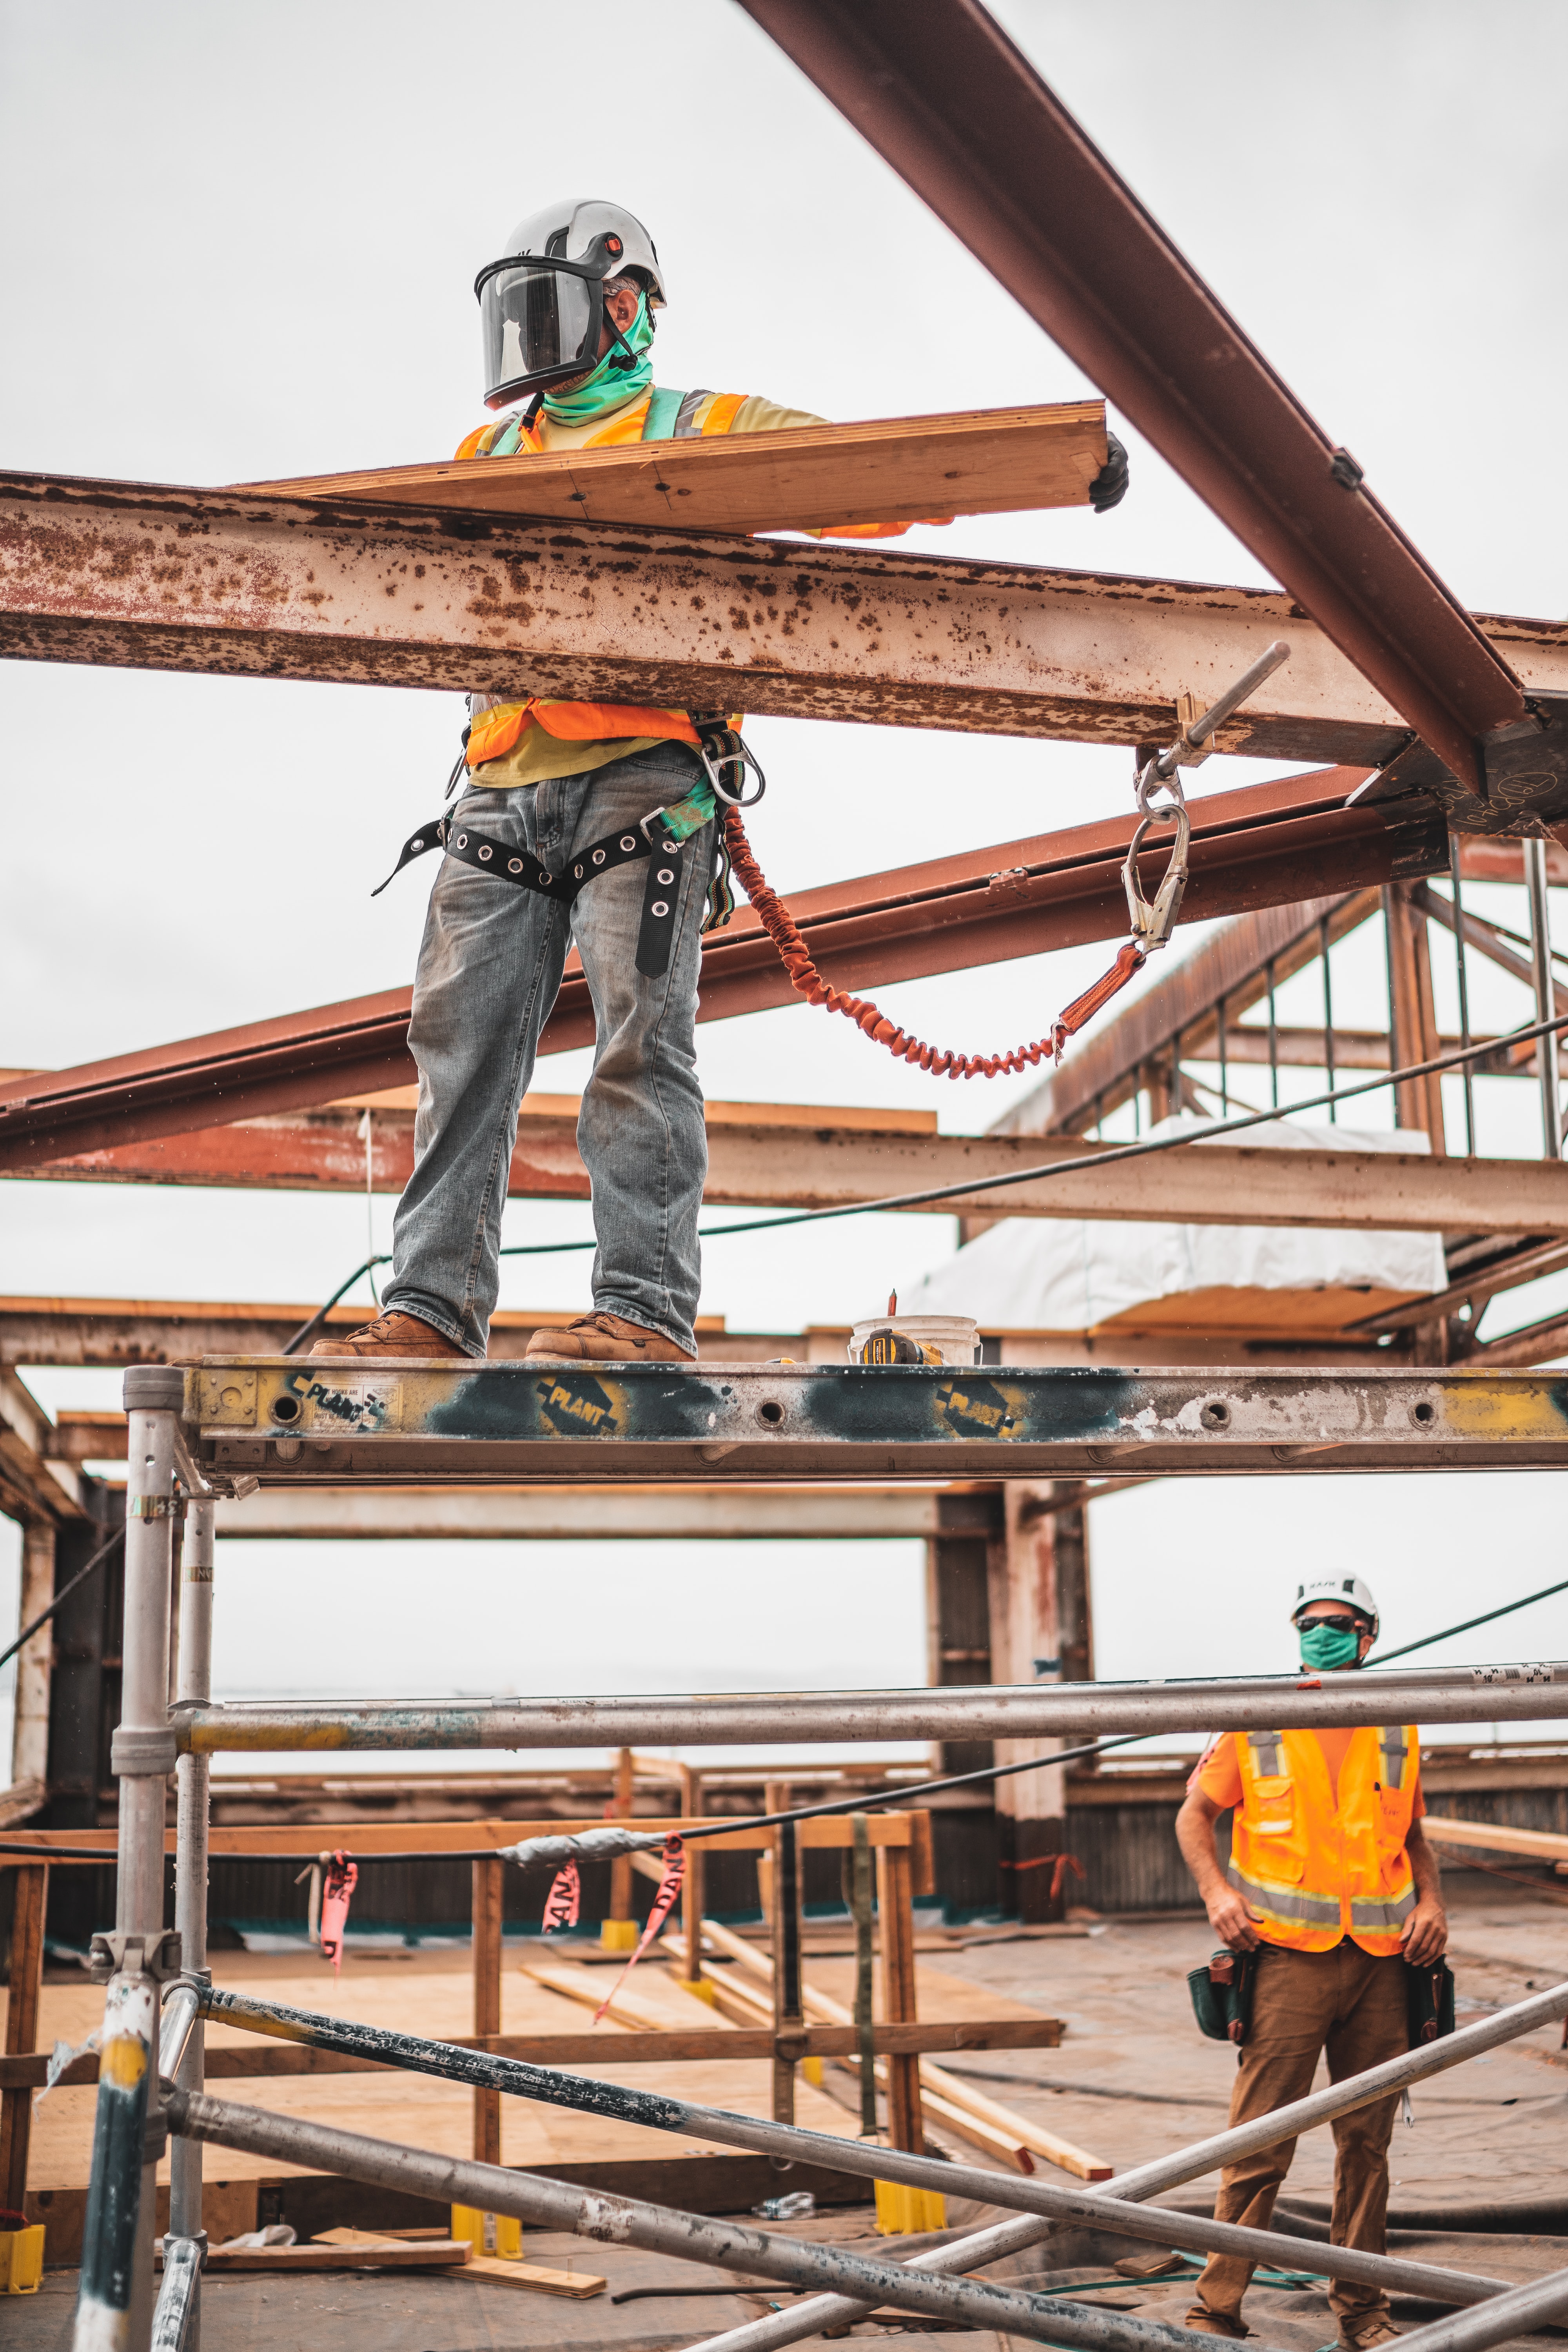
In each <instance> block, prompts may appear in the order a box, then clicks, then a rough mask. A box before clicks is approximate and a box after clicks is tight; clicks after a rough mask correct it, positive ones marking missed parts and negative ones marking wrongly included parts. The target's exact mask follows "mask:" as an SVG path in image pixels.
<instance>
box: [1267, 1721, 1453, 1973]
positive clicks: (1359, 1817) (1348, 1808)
mask: <svg viewBox="0 0 1568 2352" xmlns="http://www.w3.org/2000/svg"><path fill="white" fill-rule="evenodd" d="M1226 1737H1227V1738H1230V1739H1232V1740H1234V1741H1235V1743H1236V1753H1237V1762H1238V1764H1239V1766H1240V1769H1241V1789H1242V1797H1241V1802H1240V1804H1239V1805H1237V1808H1236V1811H1235V1813H1234V1815H1233V1816H1232V1820H1231V1832H1230V1840H1231V1843H1230V1866H1229V1869H1228V1871H1227V1872H1226V1876H1227V1877H1228V1878H1229V1880H1230V1883H1231V1885H1233V1886H1234V1887H1235V1888H1236V1890H1237V1894H1238V1895H1243V1896H1245V1898H1246V1900H1247V1902H1248V1903H1249V1904H1250V1905H1251V1906H1252V1908H1253V1909H1254V1910H1255V1911H1256V1912H1258V1913H1259V1914H1260V1915H1261V1919H1260V1925H1259V1927H1258V1933H1259V1935H1260V1936H1261V1937H1263V1939H1264V1941H1265V1942H1266V1943H1270V1944H1283V1945H1285V1946H1286V1947H1287V1948H1289V1950H1291V1951H1296V1952H1327V1951H1330V1950H1331V1949H1332V1948H1333V1946H1334V1945H1335V1944H1337V1943H1338V1942H1339V1941H1340V1939H1341V1937H1344V1936H1349V1937H1351V1939H1352V1942H1354V1943H1357V1944H1359V1945H1360V1946H1361V1948H1362V1949H1363V1952H1375V1953H1389V1952H1397V1951H1398V1950H1399V1949H1400V1942H1399V1931H1400V1928H1401V1927H1403V1926H1404V1924H1405V1920H1406V1919H1407V1918H1408V1917H1409V1916H1410V1914H1411V1912H1412V1911H1413V1910H1414V1909H1415V1882H1414V1879H1413V1878H1412V1875H1411V1870H1410V1856H1409V1854H1408V1853H1406V1852H1405V1839H1406V1838H1407V1837H1408V1835H1409V1833H1410V1820H1411V1811H1412V1808H1413V1806H1414V1804H1415V1780H1416V1771H1417V1768H1418V1766H1419V1763H1420V1758H1421V1748H1420V1741H1419V1738H1418V1737H1417V1733H1416V1727H1415V1724H1413V1723H1407V1724H1403V1725H1399V1724H1395V1725H1393V1726H1385V1727H1383V1728H1382V1729H1373V1728H1372V1727H1370V1726H1366V1727H1363V1728H1362V1729H1361V1730H1359V1731H1354V1732H1352V1735H1351V1742H1350V1746H1349V1748H1347V1750H1346V1752H1345V1760H1344V1762H1343V1764H1342V1766H1341V1767H1340V1785H1339V1802H1338V1805H1337V1806H1336V1804H1335V1802H1334V1790H1333V1784H1332V1782H1331V1780H1330V1779H1329V1768H1328V1765H1327V1763H1326V1761H1325V1760H1324V1757H1323V1751H1322V1748H1321V1746H1320V1745H1319V1743H1318V1740H1317V1738H1316V1737H1315V1735H1314V1734H1313V1733H1311V1732H1310V1731H1233V1732H1229V1733H1227V1734H1226Z"/></svg>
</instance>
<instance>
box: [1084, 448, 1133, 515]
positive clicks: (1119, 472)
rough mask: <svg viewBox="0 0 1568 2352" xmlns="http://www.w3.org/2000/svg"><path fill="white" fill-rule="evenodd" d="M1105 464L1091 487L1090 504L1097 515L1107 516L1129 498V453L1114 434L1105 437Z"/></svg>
mask: <svg viewBox="0 0 1568 2352" xmlns="http://www.w3.org/2000/svg"><path fill="white" fill-rule="evenodd" d="M1105 448H1106V457H1105V463H1104V465H1103V466H1102V467H1100V471H1099V473H1098V474H1096V476H1095V478H1094V479H1093V481H1092V482H1090V484H1089V505H1090V506H1091V507H1092V508H1093V509H1094V511H1095V513H1096V514H1107V513H1109V512H1110V509H1111V508H1112V507H1116V506H1120V505H1121V501H1122V499H1124V498H1125V497H1126V496H1127V451H1126V449H1125V447H1124V446H1123V445H1122V444H1121V442H1120V441H1119V440H1118V439H1117V437H1116V436H1115V434H1114V433H1108V434H1107V435H1106V436H1105Z"/></svg>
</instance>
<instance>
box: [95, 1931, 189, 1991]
mask: <svg viewBox="0 0 1568 2352" xmlns="http://www.w3.org/2000/svg"><path fill="white" fill-rule="evenodd" d="M87 1972H88V1975H89V1977H90V1978H91V1979H92V1981H93V1983H94V1984H107V1983H108V1982H109V1979H110V1977H118V1976H128V1977H153V1978H155V1979H157V1981H158V1983H160V1984H164V1983H166V1982H167V1981H168V1979H170V1978H171V1977H177V1976H178V1975H179V1974H180V1973H181V1945H180V1931H179V1929H178V1928H177V1927H165V1928H164V1929H163V1932H162V1934H161V1935H157V1936H151V1937H149V1936H139V1935H127V1934H126V1933H125V1932H124V1931H123V1930H122V1929H121V1928H119V1927H110V1928H104V1929H100V1932H99V1933H98V1934H97V1935H96V1936H94V1937H93V1939H92V1942H91V1944H90V1946H89V1949H88V1962H87Z"/></svg>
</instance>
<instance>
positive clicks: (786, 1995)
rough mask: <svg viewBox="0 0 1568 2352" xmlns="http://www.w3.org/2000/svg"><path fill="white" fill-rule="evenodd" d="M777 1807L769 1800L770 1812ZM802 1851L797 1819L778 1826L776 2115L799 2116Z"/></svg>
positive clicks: (789, 2120)
mask: <svg viewBox="0 0 1568 2352" xmlns="http://www.w3.org/2000/svg"><path fill="white" fill-rule="evenodd" d="M774 1810H775V1808H774V1807H773V1805H772V1804H770V1805H769V1807H768V1811H769V1812H773V1811H774ZM801 1875H802V1874H801V1853H800V1840H799V1837H798V1835H797V1833H796V1830H795V1823H794V1822H780V1823H779V1826H778V1827H777V1829H776V1830H774V1832H773V2121H774V2123H776V2124H793V2123H794V2121H795V2068H796V2066H797V2065H798V2064H799V2063H800V2060H801V2057H802V2056H803V2054H804V2044H805V1994H804V1992H803V1990H802V1987H801V1974H802V1972H801V1964H800V1922H801Z"/></svg>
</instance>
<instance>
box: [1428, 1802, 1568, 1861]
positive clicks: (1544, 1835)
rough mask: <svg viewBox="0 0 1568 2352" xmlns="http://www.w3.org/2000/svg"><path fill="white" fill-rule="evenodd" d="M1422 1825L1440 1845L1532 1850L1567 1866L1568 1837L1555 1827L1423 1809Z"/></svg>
mask: <svg viewBox="0 0 1568 2352" xmlns="http://www.w3.org/2000/svg"><path fill="white" fill-rule="evenodd" d="M1421 1827H1422V1829H1423V1831H1424V1832H1426V1836H1427V1837H1429V1838H1430V1839H1432V1841H1433V1842H1434V1843H1435V1844H1437V1845H1453V1846H1479V1848H1480V1849H1481V1851H1482V1852H1483V1853H1485V1852H1491V1853H1523V1854H1531V1855H1533V1856H1534V1857H1535V1859H1536V1860H1537V1861H1540V1862H1554V1863H1555V1864H1556V1865H1557V1867H1558V1869H1559V1870H1568V1837H1563V1836H1562V1835H1561V1834H1560V1832H1557V1831H1555V1830H1518V1829H1513V1828H1510V1827H1509V1826H1508V1825H1507V1824H1506V1823H1504V1822H1456V1821H1450V1820H1449V1819H1448V1817H1447V1814H1445V1813H1424V1814H1423V1815H1422V1819H1421Z"/></svg>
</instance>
